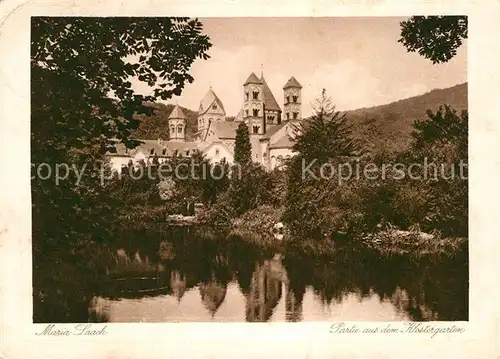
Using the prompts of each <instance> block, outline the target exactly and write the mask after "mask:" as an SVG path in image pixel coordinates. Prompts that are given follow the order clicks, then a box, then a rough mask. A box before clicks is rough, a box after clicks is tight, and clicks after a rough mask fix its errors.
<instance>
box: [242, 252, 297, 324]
mask: <svg viewBox="0 0 500 359" xmlns="http://www.w3.org/2000/svg"><path fill="white" fill-rule="evenodd" d="M283 284H285V306H286V308H287V310H290V311H291V314H290V316H289V317H290V320H293V319H294V318H300V317H301V313H302V298H301V296H300V292H297V293H298V295H297V294H296V293H294V291H293V289H291V288H290V286H289V281H288V274H287V272H286V269H285V267H284V266H283V263H282V261H281V259H280V258H273V259H270V260H265V261H263V262H262V263H257V264H256V265H255V270H254V272H253V274H252V277H251V280H250V287H249V290H248V292H247V293H246V295H245V297H246V302H247V303H246V320H247V321H249V322H265V321H268V320H269V319H270V318H271V316H272V314H273V311H274V309H275V308H276V306H277V305H278V302H279V301H280V299H281V296H282V287H283ZM302 296H303V293H302ZM299 298H300V300H299Z"/></svg>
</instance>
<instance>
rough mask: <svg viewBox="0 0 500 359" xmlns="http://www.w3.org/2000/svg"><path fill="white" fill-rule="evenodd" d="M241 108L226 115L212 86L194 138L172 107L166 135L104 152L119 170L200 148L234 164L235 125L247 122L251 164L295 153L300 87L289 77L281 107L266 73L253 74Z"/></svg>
mask: <svg viewBox="0 0 500 359" xmlns="http://www.w3.org/2000/svg"><path fill="white" fill-rule="evenodd" d="M242 87H243V88H242V106H241V109H240V111H239V112H238V114H237V116H236V117H235V118H234V120H232V119H231V120H230V119H228V118H227V115H226V111H225V109H224V104H223V102H222V101H221V99H220V98H219V97H218V96H217V95H216V93H215V92H214V91H213V89H212V88H210V89H209V90H208V92H207V94H206V95H205V96H204V97H203V99H202V100H201V102H200V106H199V108H198V115H197V131H196V133H195V134H194V136H193V140H192V141H187V140H186V123H187V117H186V116H185V114H184V113H183V111H182V109H181V107H180V106H179V105H176V106H175V108H174V109H173V111H172V113H171V114H170V116H169V118H168V125H169V126H168V128H169V139H168V140H166V139H161V138H159V139H157V140H141V139H138V140H139V141H141V144H140V145H139V146H138V147H136V148H135V149H132V150H128V149H126V148H125V146H123V145H121V144H119V145H117V146H116V147H117V151H116V153H113V154H108V157H109V158H110V161H111V165H112V167H113V168H114V169H116V170H120V169H121V168H122V167H123V166H127V165H128V164H129V162H130V161H132V163H138V162H140V161H144V162H145V163H150V162H151V161H152V159H153V158H154V157H156V158H157V159H158V160H159V162H160V163H161V162H163V161H165V160H166V159H167V158H170V157H173V156H182V157H190V156H192V155H193V154H194V153H195V151H198V152H201V153H202V154H203V155H204V156H205V157H206V158H208V159H209V160H210V161H211V162H214V163H215V162H219V161H221V160H225V161H226V162H228V163H230V164H231V163H233V162H234V146H235V139H236V129H237V128H238V126H239V125H240V123H242V122H243V123H245V124H246V125H247V126H248V130H249V133H250V144H251V147H252V160H253V162H257V163H260V164H261V165H262V166H263V167H264V168H266V169H268V170H272V169H274V168H276V167H277V166H279V165H280V163H281V162H282V161H283V160H284V159H287V158H290V157H291V156H293V155H294V153H293V144H294V139H295V136H296V130H295V128H296V125H297V123H298V122H299V121H301V120H302V113H301V103H302V93H301V92H302V91H301V90H302V86H301V85H300V83H299V82H298V81H297V80H296V79H295V78H294V77H293V76H292V77H291V78H290V79H289V80H288V81H287V83H286V84H285V85H284V86H283V100H284V101H283V103H284V106H283V109H281V108H280V106H279V105H278V102H277V101H276V98H275V96H274V95H273V93H272V92H271V89H270V88H269V86H268V84H267V82H266V80H265V78H264V75H263V74H261V76H260V78H259V77H258V76H257V75H256V74H255V73H251V74H250V76H248V78H247V80H246V81H245V82H244V83H243V86H242Z"/></svg>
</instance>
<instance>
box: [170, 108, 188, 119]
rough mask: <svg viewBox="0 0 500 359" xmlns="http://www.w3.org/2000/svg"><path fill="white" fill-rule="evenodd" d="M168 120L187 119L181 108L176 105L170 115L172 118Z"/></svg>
mask: <svg viewBox="0 0 500 359" xmlns="http://www.w3.org/2000/svg"><path fill="white" fill-rule="evenodd" d="M168 119H169V120H170V119H184V120H186V119H187V117H186V115H184V112H182V109H181V108H180V106H179V105H175V107H174V109H173V110H172V112H171V113H170V116H168Z"/></svg>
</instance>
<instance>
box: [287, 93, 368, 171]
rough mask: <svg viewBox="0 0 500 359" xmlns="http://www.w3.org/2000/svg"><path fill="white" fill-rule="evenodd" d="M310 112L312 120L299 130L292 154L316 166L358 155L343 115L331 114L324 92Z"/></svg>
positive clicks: (331, 107) (358, 148)
mask: <svg viewBox="0 0 500 359" xmlns="http://www.w3.org/2000/svg"><path fill="white" fill-rule="evenodd" d="M313 110H314V112H315V114H314V115H313V117H312V118H311V119H310V120H309V121H307V122H306V123H305V124H304V125H302V126H301V127H302V128H301V130H300V135H299V137H298V138H297V141H296V143H295V145H294V147H293V149H294V151H296V152H298V153H300V156H301V157H302V158H304V159H305V160H306V161H312V160H317V161H318V162H319V163H325V162H327V161H330V160H337V159H340V158H345V157H350V156H357V155H360V154H361V152H362V151H361V150H362V146H361V144H360V143H359V142H358V141H356V140H355V139H354V138H353V137H352V125H351V124H349V123H348V119H347V117H346V116H345V114H341V113H340V112H337V111H335V107H334V106H333V105H332V100H331V98H330V97H328V96H327V94H326V90H325V89H323V91H322V93H321V96H320V97H319V98H318V99H316V102H315V105H314V106H313Z"/></svg>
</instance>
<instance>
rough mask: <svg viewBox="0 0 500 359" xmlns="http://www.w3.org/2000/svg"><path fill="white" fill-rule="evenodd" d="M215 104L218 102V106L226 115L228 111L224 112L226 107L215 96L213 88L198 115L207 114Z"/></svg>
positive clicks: (207, 94)
mask: <svg viewBox="0 0 500 359" xmlns="http://www.w3.org/2000/svg"><path fill="white" fill-rule="evenodd" d="M214 102H217V104H218V105H219V106H220V108H221V109H222V111H223V112H224V114H226V110H224V105H223V104H222V101H221V100H220V99H219V97H218V96H217V95H216V94H215V92H214V91H213V90H212V88H211V87H210V90H208V92H207V93H206V95H205V96H204V97H203V99H202V100H201V102H200V109H199V111H198V114H199V115H203V114H204V113H207V112H208V111H209V110H210V108H211V106H212V104H213V103H214Z"/></svg>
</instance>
